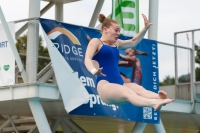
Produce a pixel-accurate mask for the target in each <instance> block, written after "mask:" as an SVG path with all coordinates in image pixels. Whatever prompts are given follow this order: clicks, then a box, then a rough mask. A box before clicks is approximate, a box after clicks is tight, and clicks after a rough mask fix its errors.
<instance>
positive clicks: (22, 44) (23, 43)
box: [16, 34, 50, 72]
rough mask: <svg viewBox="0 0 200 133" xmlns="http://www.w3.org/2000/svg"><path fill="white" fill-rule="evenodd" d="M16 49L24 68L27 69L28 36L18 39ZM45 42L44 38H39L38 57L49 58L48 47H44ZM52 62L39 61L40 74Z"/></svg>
mask: <svg viewBox="0 0 200 133" xmlns="http://www.w3.org/2000/svg"><path fill="white" fill-rule="evenodd" d="M16 41H17V42H16V47H17V50H18V52H19V53H20V54H23V55H20V57H21V60H22V63H23V65H24V68H25V69H26V56H24V55H26V50H27V34H25V35H23V36H21V37H19V38H17V40H16ZM42 44H43V40H42V37H41V36H39V39H38V56H44V57H49V53H48V49H47V48H46V47H44V46H43V45H42ZM49 62H50V60H46V59H40V58H39V59H38V72H39V71H41V70H42V69H43V68H44V67H45V66H46V65H47V64H48V63H49Z"/></svg>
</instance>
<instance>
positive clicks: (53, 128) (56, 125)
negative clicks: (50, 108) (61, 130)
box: [50, 118, 60, 133]
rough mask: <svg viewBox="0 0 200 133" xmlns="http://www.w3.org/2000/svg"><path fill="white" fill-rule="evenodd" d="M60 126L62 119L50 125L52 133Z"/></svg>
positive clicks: (53, 121) (54, 120)
mask: <svg viewBox="0 0 200 133" xmlns="http://www.w3.org/2000/svg"><path fill="white" fill-rule="evenodd" d="M59 124H60V118H58V119H53V120H52V123H51V124H50V127H51V131H52V133H55V131H56V129H57V127H58V125H59Z"/></svg>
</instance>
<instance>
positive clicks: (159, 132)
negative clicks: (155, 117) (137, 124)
mask: <svg viewBox="0 0 200 133" xmlns="http://www.w3.org/2000/svg"><path fill="white" fill-rule="evenodd" d="M154 130H155V132H156V133H166V131H165V128H164V126H163V123H162V120H161V119H160V124H154Z"/></svg>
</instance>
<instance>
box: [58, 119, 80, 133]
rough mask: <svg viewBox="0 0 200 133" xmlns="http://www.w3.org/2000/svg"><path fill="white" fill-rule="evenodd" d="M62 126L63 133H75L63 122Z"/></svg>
mask: <svg viewBox="0 0 200 133" xmlns="http://www.w3.org/2000/svg"><path fill="white" fill-rule="evenodd" d="M60 126H61V128H62V129H63V133H73V131H72V129H71V128H70V127H69V126H68V125H67V124H66V123H65V122H64V121H63V120H61V122H60ZM78 133H79V132H78Z"/></svg>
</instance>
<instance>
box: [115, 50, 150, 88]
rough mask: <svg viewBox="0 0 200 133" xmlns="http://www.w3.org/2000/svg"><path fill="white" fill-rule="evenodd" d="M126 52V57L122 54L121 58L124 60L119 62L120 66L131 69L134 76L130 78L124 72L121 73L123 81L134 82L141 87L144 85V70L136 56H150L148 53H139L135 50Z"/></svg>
mask: <svg viewBox="0 0 200 133" xmlns="http://www.w3.org/2000/svg"><path fill="white" fill-rule="evenodd" d="M125 52H126V56H125V55H123V54H120V58H121V59H122V60H120V61H119V62H118V66H123V67H131V68H132V74H131V78H129V77H128V76H127V75H125V74H124V73H123V72H120V74H121V76H122V79H123V81H124V82H125V83H131V82H132V83H136V84H138V85H141V84H142V68H141V63H140V60H139V59H138V58H137V57H136V55H145V56H148V54H147V53H146V52H141V51H138V50H136V49H135V48H127V49H126V50H125Z"/></svg>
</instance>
